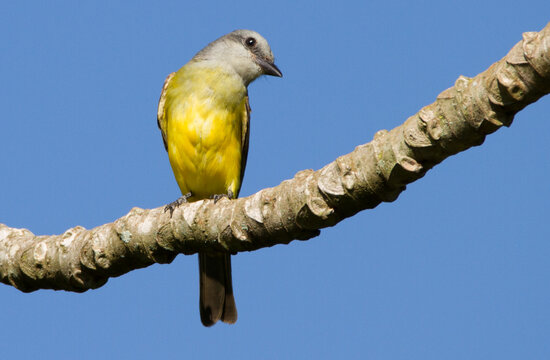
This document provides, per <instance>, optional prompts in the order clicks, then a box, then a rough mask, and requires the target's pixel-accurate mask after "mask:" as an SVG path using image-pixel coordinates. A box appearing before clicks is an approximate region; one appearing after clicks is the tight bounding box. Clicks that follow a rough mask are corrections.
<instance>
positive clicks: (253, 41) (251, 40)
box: [244, 37, 256, 47]
mask: <svg viewBox="0 0 550 360" xmlns="http://www.w3.org/2000/svg"><path fill="white" fill-rule="evenodd" d="M244 43H245V44H246V46H248V47H253V46H254V45H256V39H254V38H253V37H249V38H248V39H246V40H245V41H244Z"/></svg>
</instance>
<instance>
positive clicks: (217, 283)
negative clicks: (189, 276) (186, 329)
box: [199, 253, 237, 326]
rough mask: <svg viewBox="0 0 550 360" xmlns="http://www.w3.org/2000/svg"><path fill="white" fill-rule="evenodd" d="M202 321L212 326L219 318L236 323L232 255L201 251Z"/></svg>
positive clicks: (205, 324) (200, 303)
mask: <svg viewBox="0 0 550 360" xmlns="http://www.w3.org/2000/svg"><path fill="white" fill-rule="evenodd" d="M199 273H200V300H199V307H200V312H201V322H202V324H203V325H204V326H212V325H214V324H215V323H216V322H217V321H218V320H221V321H223V322H225V323H229V324H234V323H235V322H236V321H237V306H236V305H235V297H234V296H233V284H232V281H231V255H229V254H225V253H208V254H206V253H199Z"/></svg>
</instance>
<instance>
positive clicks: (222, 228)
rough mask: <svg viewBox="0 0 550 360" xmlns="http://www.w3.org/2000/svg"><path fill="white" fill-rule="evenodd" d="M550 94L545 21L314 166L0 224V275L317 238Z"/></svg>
mask: <svg viewBox="0 0 550 360" xmlns="http://www.w3.org/2000/svg"><path fill="white" fill-rule="evenodd" d="M548 92H550V24H548V25H547V26H546V27H545V28H544V29H543V30H542V31H541V32H539V33H536V32H528V33H524V34H523V40H522V41H520V42H519V43H517V44H516V45H515V46H514V47H513V48H512V50H511V51H510V52H509V53H508V54H507V55H506V56H505V57H504V58H503V59H502V60H500V61H499V62H497V63H495V64H493V65H492V66H491V67H490V68H489V69H487V70H486V71H485V72H483V73H481V74H479V75H478V76H476V77H475V78H466V77H463V76H461V77H459V78H458V80H457V81H456V83H455V85H454V87H452V88H450V89H447V90H445V91H443V92H442V93H441V94H440V95H439V96H438V97H437V100H436V101H435V102H434V103H432V104H431V105H428V106H426V107H424V108H423V109H421V110H420V111H419V112H418V113H417V114H415V115H413V116H411V117H410V118H408V119H407V120H406V121H405V123H404V124H402V125H400V126H398V127H396V128H395V129H393V130H391V131H387V130H381V131H378V132H377V133H376V134H375V136H374V139H373V140H372V141H371V142H370V143H368V144H364V145H360V146H358V147H357V148H356V149H355V150H354V151H353V152H351V153H350V154H347V155H344V156H341V157H339V158H338V159H336V160H335V161H334V162H332V163H330V164H328V165H326V166H325V167H323V168H322V169H320V170H318V171H313V170H304V171H301V172H299V173H297V174H296V176H295V177H294V178H293V179H291V180H286V181H283V182H282V183H281V184H280V185H279V186H277V187H274V188H268V189H264V190H262V191H260V192H258V193H256V194H254V195H252V196H249V197H247V198H240V199H237V200H231V201H230V200H227V199H222V200H220V201H218V202H217V203H216V204H214V203H213V201H211V200H206V201H199V202H195V203H191V204H186V205H183V206H181V207H180V208H178V209H176V210H175V211H174V213H173V215H172V216H170V213H169V212H164V211H163V208H157V209H151V210H144V209H139V208H134V209H132V210H131V211H130V212H129V213H128V214H127V215H126V216H124V217H122V218H120V219H118V220H116V221H115V222H113V223H110V224H105V225H102V226H99V227H96V228H94V229H90V230H86V229H84V228H83V227H80V226H77V227H74V228H72V229H69V230H67V231H66V232H65V233H63V234H61V235H53V236H36V235H34V234H33V233H31V232H30V231H28V230H26V229H15V228H10V227H7V226H6V225H3V224H0V279H1V281H2V282H3V283H5V284H9V285H13V286H15V287H16V288H18V289H19V290H21V291H34V290H37V289H62V290H68V291H77V292H82V291H86V290H88V289H93V288H97V287H100V286H102V285H103V284H105V283H106V282H107V280H108V279H109V278H110V277H114V276H119V275H122V274H124V273H126V272H128V271H131V270H133V269H137V268H142V267H145V266H148V265H151V264H153V263H169V262H171V261H172V260H173V259H174V257H175V256H176V255H177V254H180V253H183V254H193V253H196V252H197V251H199V250H201V251H205V250H208V249H217V250H220V249H221V250H225V251H228V252H231V253H236V252H239V251H251V250H255V249H259V248H263V247H268V246H273V245H275V244H287V243H289V242H290V241H292V240H294V239H298V240H306V239H310V238H312V237H315V236H317V235H319V233H320V230H319V229H322V228H325V227H328V226H333V225H335V224H337V223H338V222H339V221H341V220H342V219H344V218H346V217H350V216H352V215H354V214H355V213H357V212H359V211H361V210H364V209H372V208H374V207H376V206H377V205H378V204H379V203H381V202H382V201H386V202H391V201H394V200H395V199H396V198H397V197H398V195H399V194H400V193H401V192H402V191H403V190H404V189H405V185H406V184H408V183H410V182H413V181H415V180H417V179H419V178H421V177H422V176H424V174H425V173H426V172H427V171H428V170H429V169H430V168H432V167H433V166H434V165H436V164H438V163H440V162H441V161H443V160H444V159H445V158H447V157H449V156H451V155H454V154H456V153H458V152H460V151H464V150H466V149H468V148H470V147H472V146H477V145H481V144H482V143H483V141H484V139H485V136H486V135H488V134H491V133H493V132H495V131H496V130H498V129H499V128H500V127H502V126H503V125H504V126H509V125H510V124H511V122H512V120H513V117H514V115H515V114H516V113H517V112H518V111H520V110H521V109H523V108H524V107H525V106H527V105H528V104H530V103H532V102H535V101H537V100H538V99H539V98H540V97H542V96H544V95H546V94H547V93H548Z"/></svg>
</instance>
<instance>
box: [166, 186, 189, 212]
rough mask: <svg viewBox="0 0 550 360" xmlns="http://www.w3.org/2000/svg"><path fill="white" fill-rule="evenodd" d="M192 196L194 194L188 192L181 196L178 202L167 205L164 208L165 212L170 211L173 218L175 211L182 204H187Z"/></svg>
mask: <svg viewBox="0 0 550 360" xmlns="http://www.w3.org/2000/svg"><path fill="white" fill-rule="evenodd" d="M192 195H193V194H191V193H190V192H188V193H187V194H185V195H183V196H181V197H180V198H178V199H177V200H176V201H174V202H171V203H170V204H168V205H166V206H165V207H164V212H166V211H168V210H170V217H172V214H173V213H174V210H176V208H177V207H178V206H180V205H181V204H185V203H187V199H189V198H190V197H191V196H192Z"/></svg>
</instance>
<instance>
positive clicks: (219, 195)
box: [210, 190, 235, 204]
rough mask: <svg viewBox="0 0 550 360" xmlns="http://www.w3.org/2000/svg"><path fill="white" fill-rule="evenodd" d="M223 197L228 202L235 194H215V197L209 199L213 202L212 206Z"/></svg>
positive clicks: (229, 191) (231, 192)
mask: <svg viewBox="0 0 550 360" xmlns="http://www.w3.org/2000/svg"><path fill="white" fill-rule="evenodd" d="M223 197H226V198H228V199H229V200H231V199H234V198H235V194H233V191H231V190H227V194H215V195H212V196H211V197H210V198H211V199H213V200H214V204H215V203H217V202H218V201H219V200H220V199H221V198H223Z"/></svg>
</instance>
